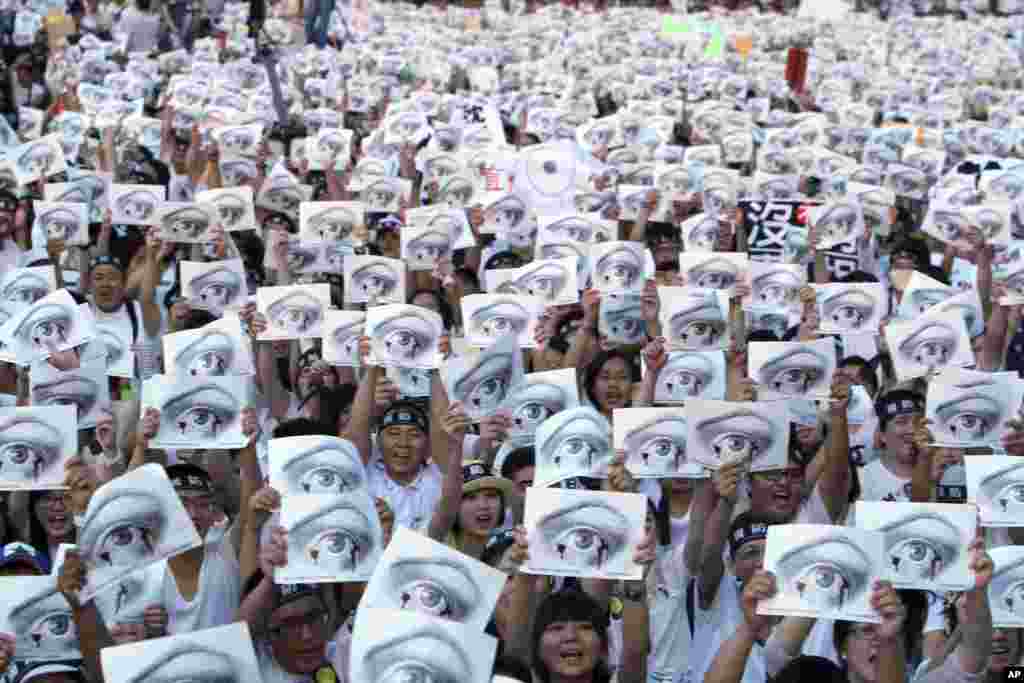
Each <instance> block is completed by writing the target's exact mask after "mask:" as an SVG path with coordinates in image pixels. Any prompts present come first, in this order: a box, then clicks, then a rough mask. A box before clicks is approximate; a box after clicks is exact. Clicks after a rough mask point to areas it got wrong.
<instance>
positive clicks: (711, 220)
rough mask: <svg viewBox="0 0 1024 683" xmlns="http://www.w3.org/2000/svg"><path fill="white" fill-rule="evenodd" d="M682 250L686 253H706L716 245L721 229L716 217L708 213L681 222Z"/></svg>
mask: <svg viewBox="0 0 1024 683" xmlns="http://www.w3.org/2000/svg"><path fill="white" fill-rule="evenodd" d="M680 229H681V231H682V235H683V249H684V251H685V252H687V253H692V252H703V253H708V252H712V251H714V250H715V247H716V246H717V245H718V239H719V233H720V231H721V227H720V225H719V221H718V217H717V216H715V215H714V214H710V213H698V214H697V215H695V216H691V217H690V218H687V219H686V220H685V221H683V224H682V226H681V228H680Z"/></svg>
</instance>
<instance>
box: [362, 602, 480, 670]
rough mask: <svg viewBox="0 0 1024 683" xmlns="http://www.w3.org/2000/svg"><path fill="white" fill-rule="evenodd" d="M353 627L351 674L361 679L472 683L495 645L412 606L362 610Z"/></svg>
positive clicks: (467, 627)
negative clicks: (413, 609)
mask: <svg viewBox="0 0 1024 683" xmlns="http://www.w3.org/2000/svg"><path fill="white" fill-rule="evenodd" d="M354 631H355V632H354V634H353V641H352V676H353V678H354V679H356V680H359V681H365V683H399V682H400V681H406V680H409V679H410V678H416V679H419V678H422V679H424V680H429V681H446V682H447V683H473V682H474V681H478V680H481V677H483V678H486V677H487V676H488V675H489V673H488V671H489V670H488V667H490V666H492V665H491V662H493V661H494V653H495V649H496V645H497V641H495V639H493V638H491V637H490V636H487V635H486V634H484V633H482V632H480V631H479V630H475V629H473V628H470V627H469V626H468V625H463V624H459V623H455V622H453V621H449V620H439V619H435V618H431V617H430V616H428V615H426V614H420V613H417V612H415V611H412V610H404V611H403V610H395V609H387V608H377V609H373V610H367V612H366V614H365V615H359V618H358V619H357V620H356V625H355V629H354Z"/></svg>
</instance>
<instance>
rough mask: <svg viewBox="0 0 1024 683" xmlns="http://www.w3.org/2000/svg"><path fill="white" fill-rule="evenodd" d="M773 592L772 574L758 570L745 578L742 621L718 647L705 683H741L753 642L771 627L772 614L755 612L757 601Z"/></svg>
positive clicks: (773, 581)
mask: <svg viewBox="0 0 1024 683" xmlns="http://www.w3.org/2000/svg"><path fill="white" fill-rule="evenodd" d="M773 595H775V576H774V575H772V574H769V573H768V572H766V571H759V572H757V573H756V574H754V576H752V577H751V578H750V580H749V581H747V585H746V587H744V589H743V595H742V597H741V602H742V607H743V622H742V623H741V624H740V625H739V626H738V627H737V628H736V631H735V632H734V633H733V635H732V637H731V638H729V639H728V640H726V641H725V642H724V643H722V645H721V646H720V647H719V648H718V652H717V653H716V654H715V658H714V659H713V660H712V662H711V668H709V669H708V671H707V673H706V674H704V683H740V681H742V680H743V673H744V672H745V671H746V669H747V660H748V659H749V658H750V652H751V650H753V649H754V643H757V642H759V641H760V640H761V638H762V635H763V633H764V632H765V631H766V630H767V629H768V628H770V627H771V619H772V618H771V617H769V616H763V615H760V614H758V613H757V604H758V603H759V602H761V601H762V600H767V599H768V598H770V597H772V596H773Z"/></svg>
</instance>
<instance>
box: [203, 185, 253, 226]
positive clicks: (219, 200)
mask: <svg viewBox="0 0 1024 683" xmlns="http://www.w3.org/2000/svg"><path fill="white" fill-rule="evenodd" d="M209 202H210V204H212V205H213V206H215V207H217V215H218V217H219V218H220V222H221V224H222V225H223V226H224V229H225V230H228V231H231V230H242V229H244V228H246V227H247V226H248V221H246V218H248V217H249V215H250V213H251V211H252V197H251V196H248V197H244V196H241V195H240V194H235V193H234V192H220V193H217V194H216V195H213V196H210V197H209Z"/></svg>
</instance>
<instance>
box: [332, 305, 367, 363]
mask: <svg viewBox="0 0 1024 683" xmlns="http://www.w3.org/2000/svg"><path fill="white" fill-rule="evenodd" d="M365 329H366V314H365V313H363V312H362V311H333V310H332V311H327V313H326V315H325V317H324V336H323V355H324V361H326V362H328V363H330V364H331V365H338V366H341V367H359V340H360V339H362V337H363V332H364V331H365Z"/></svg>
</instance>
